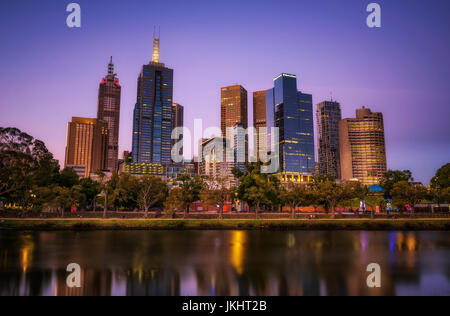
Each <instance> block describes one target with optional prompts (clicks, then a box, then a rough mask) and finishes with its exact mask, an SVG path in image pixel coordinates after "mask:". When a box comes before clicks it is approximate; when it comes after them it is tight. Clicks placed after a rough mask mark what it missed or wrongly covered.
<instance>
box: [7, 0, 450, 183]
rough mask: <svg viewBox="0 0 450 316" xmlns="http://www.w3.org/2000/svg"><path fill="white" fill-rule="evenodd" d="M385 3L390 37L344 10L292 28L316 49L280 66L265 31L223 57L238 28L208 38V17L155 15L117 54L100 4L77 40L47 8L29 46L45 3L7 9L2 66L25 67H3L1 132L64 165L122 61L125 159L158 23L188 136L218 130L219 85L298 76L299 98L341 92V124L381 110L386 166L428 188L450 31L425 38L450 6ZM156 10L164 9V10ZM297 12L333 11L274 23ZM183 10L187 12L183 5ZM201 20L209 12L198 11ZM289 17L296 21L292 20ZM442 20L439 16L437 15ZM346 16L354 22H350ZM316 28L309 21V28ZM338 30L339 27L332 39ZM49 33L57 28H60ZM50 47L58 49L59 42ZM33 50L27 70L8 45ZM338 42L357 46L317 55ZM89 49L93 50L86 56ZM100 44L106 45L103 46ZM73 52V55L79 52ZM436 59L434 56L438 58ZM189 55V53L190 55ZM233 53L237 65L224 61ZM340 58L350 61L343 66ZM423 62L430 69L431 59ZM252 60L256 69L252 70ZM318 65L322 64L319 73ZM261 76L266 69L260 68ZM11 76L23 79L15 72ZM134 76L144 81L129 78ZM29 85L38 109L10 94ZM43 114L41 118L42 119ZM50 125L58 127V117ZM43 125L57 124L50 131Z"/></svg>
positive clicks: (89, 8) (439, 143)
mask: <svg viewBox="0 0 450 316" xmlns="http://www.w3.org/2000/svg"><path fill="white" fill-rule="evenodd" d="M380 2H381V4H382V6H383V8H384V11H383V12H384V17H385V19H384V20H383V21H384V22H385V23H384V24H383V28H382V29H381V30H369V29H367V27H366V26H365V25H364V23H363V22H364V18H365V13H364V10H363V7H364V5H365V4H361V8H355V9H354V8H351V6H350V5H349V3H348V2H345V1H344V2H343V3H342V5H341V6H339V7H338V8H337V11H334V12H335V13H336V12H337V13H336V17H334V18H333V17H332V16H331V15H326V17H327V18H329V19H328V21H326V22H325V23H324V24H323V25H321V26H320V27H318V28H317V29H314V28H312V30H308V31H307V30H304V29H302V28H296V30H295V31H290V32H289V34H291V35H292V34H294V35H296V36H298V37H299V38H300V37H303V38H305V39H303V41H304V42H303V43H304V44H308V45H313V46H314V49H307V48H305V47H302V46H301V45H300V46H297V44H295V45H294V44H289V45H291V46H290V48H291V50H292V52H293V53H288V54H285V55H283V58H282V59H283V60H280V59H277V58H273V57H274V56H275V55H274V51H273V50H271V49H268V50H267V51H265V52H264V53H263V52H262V51H261V50H260V49H261V48H262V47H263V42H264V41H263V36H262V35H263V34H262V33H261V32H259V31H257V30H256V28H257V27H256V26H254V27H249V28H248V29H245V30H246V31H245V32H244V33H243V34H242V36H240V37H238V38H237V39H236V40H237V42H239V44H240V48H241V49H240V50H239V51H238V52H231V51H230V50H225V52H223V53H221V52H220V50H221V49H222V48H223V47H222V46H223V45H229V44H230V43H232V40H231V38H230V35H231V33H233V31H230V32H226V31H225V30H224V28H223V27H224V23H223V22H220V21H219V22H216V23H213V25H212V30H205V29H203V28H202V27H203V26H204V25H205V20H203V24H201V25H197V24H194V25H190V26H189V27H188V29H186V30H184V31H180V30H179V28H175V27H173V26H171V25H169V24H167V23H164V22H161V21H162V19H163V18H164V17H167V16H168V15H167V13H164V16H163V17H161V18H159V17H153V16H152V17H153V19H150V20H151V21H149V23H148V24H145V25H143V26H144V27H141V30H140V31H139V32H137V33H133V35H132V36H131V38H130V39H125V37H126V36H127V35H126V34H122V33H121V34H119V35H120V36H119V37H118V38H120V39H121V40H122V42H123V41H125V40H126V43H129V44H131V43H134V44H135V45H137V46H138V47H136V48H135V47H132V48H130V49H125V48H122V47H119V46H118V45H119V44H120V42H121V40H118V42H119V43H118V44H113V45H112V46H111V45H109V46H108V45H105V42H108V43H109V42H110V41H109V40H110V36H109V35H107V36H105V38H104V39H101V40H99V43H98V44H94V42H93V39H91V37H92V38H95V37H96V34H97V32H99V31H101V30H102V27H100V26H99V25H100V24H101V23H102V21H103V19H106V15H107V14H104V13H103V14H102V13H101V11H100V7H101V1H99V2H98V3H96V4H89V3H88V2H84V1H81V5H82V7H83V9H84V10H85V11H86V13H89V15H90V16H95V18H96V19H97V20H95V21H94V20H88V21H87V23H85V24H83V27H82V29H81V30H80V31H75V32H72V33H71V30H68V29H65V28H64V25H61V30H58V28H57V27H55V26H54V25H59V24H58V23H59V22H60V21H59V19H61V16H60V15H61V14H60V13H59V12H58V10H57V9H55V8H52V7H51V5H49V10H48V11H47V15H48V19H47V20H46V21H43V23H42V26H41V27H40V28H38V30H35V31H32V30H31V29H28V28H27V29H26V31H27V32H28V31H30V32H31V33H30V36H31V37H30V38H28V39H22V38H20V37H16V38H13V36H14V35H15V34H18V33H17V32H20V30H22V31H24V29H23V28H24V27H25V26H21V25H19V23H20V22H21V21H23V19H25V18H27V19H28V17H31V20H32V21H33V20H34V19H38V18H42V15H41V14H36V12H37V11H36V10H37V9H36V7H35V6H37V4H30V8H27V9H26V10H23V11H24V12H23V13H18V12H20V10H15V11H14V12H15V13H14V15H15V16H14V17H12V16H11V17H7V16H5V14H4V13H5V12H7V10H6V9H5V10H2V12H3V13H0V14H1V17H2V18H3V19H2V21H4V22H5V21H6V22H8V23H12V19H13V18H16V20H17V22H16V23H14V24H13V25H14V26H15V28H13V31H12V32H10V33H11V34H7V37H6V41H5V48H6V49H5V51H3V52H2V53H0V54H1V57H3V58H2V59H3V60H8V57H9V58H16V59H17V61H18V64H17V65H16V67H11V65H9V64H7V65H5V67H4V68H5V76H4V77H5V78H2V79H0V80H1V83H2V84H3V86H4V87H5V93H4V94H3V95H2V96H1V102H2V106H3V107H4V108H3V111H2V112H3V113H4V115H2V116H1V118H0V125H2V126H5V127H6V126H17V127H19V128H21V129H23V130H24V131H26V132H28V133H30V134H32V135H35V136H36V137H38V138H40V139H42V140H43V141H45V143H46V144H47V145H48V147H49V149H50V150H51V151H52V152H53V153H54V154H55V157H56V158H57V159H58V160H59V161H60V164H61V165H62V162H63V161H64V147H65V124H66V122H67V121H69V120H70V118H71V116H73V115H77V116H82V117H95V108H96V107H95V102H96V97H95V94H96V93H97V91H96V89H97V86H98V80H99V79H100V78H99V76H98V74H101V73H103V72H104V64H105V62H106V61H107V58H108V56H109V55H114V59H115V64H116V68H117V69H118V72H119V73H120V74H121V84H122V86H123V90H124V91H126V92H124V95H123V98H122V112H123V113H121V130H120V135H121V136H120V146H119V147H120V150H119V152H122V151H124V150H130V149H131V136H130V135H131V128H130V125H131V124H132V119H131V116H132V106H133V103H135V102H133V101H132V100H133V98H134V99H135V98H136V92H135V91H136V83H135V80H136V79H135V78H136V75H137V73H136V72H137V69H138V68H139V65H140V64H144V63H147V62H148V59H149V56H151V47H152V43H151V35H152V29H153V25H155V24H156V25H161V29H162V36H161V37H162V39H161V41H162V43H161V47H162V48H161V55H162V56H163V57H162V59H163V60H164V61H165V62H166V63H167V64H168V65H169V66H170V67H171V68H174V69H176V71H177V75H176V77H175V83H174V86H175V91H174V97H175V98H174V99H175V100H176V101H177V102H180V103H181V104H183V105H184V106H185V108H186V118H185V121H186V126H187V127H191V126H192V122H193V119H195V118H203V119H208V124H209V123H210V122H211V125H214V126H220V125H219V120H220V115H218V114H219V111H220V110H219V109H218V108H219V99H220V98H219V97H218V95H219V93H220V90H219V89H220V87H222V86H227V85H230V84H236V83H237V84H240V85H243V86H244V87H246V88H247V90H248V91H249V94H250V95H251V94H252V92H253V91H259V90H261V89H264V88H266V87H270V86H271V80H272V78H273V77H274V76H275V75H276V74H277V73H281V72H284V71H286V72H289V73H295V74H297V75H298V76H299V81H300V82H299V86H300V87H301V88H302V89H301V90H302V91H307V92H308V93H311V94H312V95H313V97H314V99H313V104H314V105H316V104H317V103H319V102H322V101H324V100H327V99H329V94H330V92H331V91H332V92H333V94H334V95H335V97H334V98H336V100H337V101H339V102H340V103H341V104H342V107H343V115H342V116H343V117H352V114H353V113H354V110H355V109H357V108H360V107H361V106H367V107H369V108H371V109H372V110H373V111H375V112H383V114H384V115H385V121H386V122H385V124H386V126H385V130H386V142H387V155H388V167H389V168H390V169H411V170H412V171H413V174H414V176H415V178H416V180H419V181H422V182H424V183H428V180H429V178H431V176H432V175H433V174H434V171H435V170H436V169H437V168H438V167H439V166H441V165H442V164H443V163H445V162H446V160H447V159H448V156H449V154H450V149H449V147H450V146H448V144H449V138H448V137H449V135H450V132H449V126H448V124H446V119H447V118H448V116H449V115H448V113H449V112H448V111H449V109H448V107H447V106H446V105H447V104H448V100H449V92H448V91H447V90H446V89H445V82H446V81H445V78H446V74H447V73H448V70H449V63H448V60H447V59H446V58H444V57H445V56H446V55H447V54H448V52H449V46H448V43H445V42H441V41H440V40H439V38H446V35H448V31H446V30H445V24H444V25H442V28H441V29H439V28H436V27H435V28H433V32H434V33H433V34H434V36H430V37H427V35H426V34H428V33H427V30H428V29H429V28H432V26H431V25H430V23H431V16H433V17H434V18H433V23H434V21H448V19H447V18H446V17H447V16H448V12H449V10H446V9H445V8H443V6H444V7H447V8H448V3H444V4H443V5H441V6H433V5H432V4H429V5H427V6H425V5H424V4H419V3H417V2H413V3H412V4H411V7H410V10H405V9H404V8H403V7H402V6H401V5H398V4H397V5H396V4H389V3H387V2H385V1H380ZM50 3H51V2H50ZM141 5H142V3H141V4H140V6H141ZM180 5H181V4H180ZM7 6H8V7H9V8H14V4H11V3H8V4H7ZM39 6H41V4H39ZM134 6H135V4H133V5H131V8H130V10H132V12H135V13H136V14H139V12H136V7H134ZM140 6H139V7H140ZM158 6H163V5H162V4H159V5H158ZM217 6H220V5H217ZM290 6H292V7H293V8H291V9H294V8H297V6H303V9H304V11H306V12H307V13H309V14H311V17H310V19H311V20H313V19H314V17H316V16H317V15H321V14H327V12H324V10H323V9H322V10H320V9H318V7H317V6H316V5H314V4H307V3H305V2H300V3H299V4H295V7H294V4H289V5H285V6H284V7H283V8H280V11H279V12H276V13H274V14H275V15H276V16H279V15H281V14H282V12H287V11H288V10H287V9H288V8H287V7H290ZM330 6H333V4H330ZM56 7H57V6H56ZM181 7H183V6H182V5H181ZM356 7H358V6H356ZM423 7H426V8H427V10H424V9H423ZM220 8H222V7H220ZM185 9H186V8H185ZM209 9H211V8H209ZM41 10H42V9H41ZM109 10H111V11H113V12H115V13H116V14H118V15H119V16H120V14H119V13H118V12H117V7H116V6H115V5H112V8H110V9H109ZM11 11H12V10H11ZM143 11H145V10H143ZM162 11H163V10H162ZM181 11H182V10H181V8H178V9H175V10H174V11H173V12H171V15H172V16H173V17H174V18H177V17H180V14H181ZM218 11H220V10H218ZM304 11H302V12H304ZM330 11H332V10H330ZM32 12H34V14H35V15H36V17H35V16H33V14H32ZM39 12H41V11H39ZM264 12H266V11H264ZM201 13H202V10H200V12H199V13H197V14H201ZM217 14H218V13H213V14H211V15H210V16H208V18H207V19H206V20H208V21H209V20H210V19H214V17H215V16H216V15H217ZM358 14H360V16H358ZM419 14H420V15H419ZM422 14H424V15H425V17H424V18H423V19H422V20H421V21H420V22H419V23H417V24H415V25H413V24H412V23H411V24H408V27H410V28H411V29H405V26H402V28H400V29H398V28H397V29H396V26H398V25H399V24H400V23H399V22H397V20H396V18H397V17H401V18H402V21H401V22H404V21H405V19H408V18H411V19H412V18H414V17H417V16H421V15H422ZM246 15H247V16H248V18H251V17H252V15H251V14H250V9H249V7H248V5H247V4H245V5H244V8H243V11H242V12H241V13H240V15H239V17H244V16H246ZM288 16H290V15H289V14H288ZM436 16H438V17H441V18H436ZM346 17H350V18H349V19H345V18H346ZM342 18H344V20H345V21H343V22H345V23H342V24H339V23H338V20H339V19H342ZM311 20H308V21H309V22H311ZM125 21H127V22H129V21H130V18H125V17H124V18H123V20H119V25H118V27H119V29H120V25H121V24H122V23H124V22H125ZM178 21H179V23H183V21H185V20H184V19H179V20H178ZM290 23H292V24H291V26H294V25H296V24H294V22H290ZM397 23H398V24H397ZM439 23H448V22H439ZM62 24H63V23H62ZM242 26H243V23H242V21H241V20H239V18H238V23H236V26H234V27H233V29H232V30H236V29H238V28H242ZM299 26H301V23H300V24H299ZM313 26H314V25H313ZM315 26H316V27H317V26H318V25H315ZM332 26H335V27H336V28H337V29H336V30H334V29H333V28H332ZM51 28H55V30H52V29H51ZM275 28H276V27H275ZM130 29H132V30H137V29H138V25H136V24H134V25H131V26H130ZM447 29H448V28H447ZM217 30H221V31H222V33H220V34H224V35H225V36H224V37H221V38H220V40H221V41H222V42H221V43H220V44H219V42H218V40H219V39H217V40H216V39H215V36H214V35H213V34H214V33H213V32H214V31H217ZM84 31H89V32H88V33H91V32H93V34H92V35H89V36H87V35H86V33H84ZM277 31H278V30H271V31H268V32H269V34H268V35H271V34H272V36H271V37H272V39H273V41H274V44H276V45H283V44H286V43H289V41H288V39H287V38H286V36H284V35H279V36H274V35H275V33H277ZM414 31H416V33H415V34H418V35H417V36H416V37H413V38H410V39H409V41H408V42H406V43H398V42H397V41H398V39H399V38H401V37H402V36H403V35H404V34H407V33H408V34H409V33H410V32H414ZM419 31H420V32H419ZM15 32H16V33H15ZM340 32H342V34H340ZM390 33H394V34H390ZM308 35H309V36H308ZM336 35H342V37H339V39H340V40H339V41H337V40H336V39H335V40H332V41H331V42H330V39H333V37H334V36H336ZM111 36H113V37H115V36H116V34H114V35H113V34H111ZM249 36H250V38H252V39H253V43H252V44H253V46H251V45H250V44H246V43H244V42H243V41H244V40H245V39H246V38H248V37H249ZM447 37H448V36H447ZM55 39H57V41H58V46H55V45H56V44H55V43H53V42H52V41H54V40H55ZM49 40H51V41H50V42H49ZM30 41H31V42H35V41H40V42H41V44H42V45H41V46H42V48H40V49H37V50H36V52H33V56H34V57H33V63H31V64H30V63H26V61H28V60H30V56H31V55H30V53H29V52H27V50H26V49H23V50H22V52H20V53H19V54H17V50H14V51H15V52H16V53H15V55H14V57H11V56H10V55H9V54H10V53H9V52H8V49H7V48H8V47H10V46H11V45H13V44H17V45H18V46H19V47H18V48H26V47H27V45H29V43H30ZM336 41H337V42H338V43H339V44H341V45H342V46H345V45H344V44H349V45H348V46H349V48H350V49H343V48H341V45H339V46H335V47H336V49H334V48H333V49H329V53H327V52H324V51H323V50H321V49H318V48H320V47H322V46H328V45H332V44H333V43H336ZM394 43H395V44H394ZM86 44H88V45H90V46H91V47H87V46H88V45H86ZM198 44H202V45H203V46H201V47H209V48H210V50H205V51H203V53H202V54H199V55H200V56H199V57H195V56H194V55H193V54H196V53H197V52H198V50H194V51H193V52H189V49H190V48H191V47H192V45H193V46H195V45H198ZM79 45H82V46H81V48H83V49H84V52H81V51H79V50H78V48H77V47H78V46H79ZM276 45H275V46H276ZM355 45H356V46H355ZM417 45H421V46H422V45H425V46H427V47H430V51H428V52H422V53H420V54H419V53H414V51H413V50H411V49H412V48H413V47H416V46H417ZM100 46H104V47H103V48H101V49H100V48H99V47H100ZM120 46H127V45H120ZM131 46H132V45H131ZM394 46H395V47H394ZM52 47H56V49H55V50H54V54H55V56H56V58H50V57H51V56H50V55H49V56H45V53H46V54H49V49H51V48H52ZM355 47H358V49H356V50H354V51H353V52H351V51H350V50H351V49H355ZM177 48H178V49H177ZM71 50H73V51H75V52H73V53H71V52H70V51H71ZM131 51H133V52H131ZM137 51H138V52H139V53H137ZM405 51H408V54H407V56H405V54H403V53H402V52H405ZM431 51H432V52H433V54H430V52H431ZM186 52H189V53H187V54H186ZM230 52H231V54H230ZM313 52H314V55H313V54H312V53H313ZM317 52H319V53H317ZM227 54H228V57H225V56H226V55H227ZM334 56H335V57H334ZM342 56H345V58H344V59H341V58H340V57H342ZM193 57H195V58H193ZM244 57H245V58H244ZM431 57H433V58H431ZM425 58H427V59H426V60H427V61H428V63H427V62H425ZM249 59H252V60H251V61H249ZM244 60H245V62H244ZM324 61H325V62H324ZM247 63H248V65H247ZM320 63H323V64H324V65H322V66H320V65H319V64H320ZM308 64H310V65H308ZM62 65H65V67H62ZM213 65H216V69H214V70H212V69H211V67H212V66H213ZM413 65H414V67H413ZM263 66H264V67H263ZM193 67H194V68H195V69H197V70H198V71H199V72H200V73H199V74H198V76H197V75H196V76H195V80H192V78H193V72H192V71H190V70H191V69H193ZM257 67H261V68H265V69H264V70H261V69H257ZM13 71H16V73H14V74H13ZM44 71H45V72H44ZM324 71H326V73H325V74H326V75H324ZM39 73H46V74H47V73H48V74H49V75H48V76H42V75H40V76H39ZM12 74H13V75H12ZM25 74H27V75H32V76H35V77H37V76H39V80H38V82H37V83H34V84H35V86H33V87H31V86H30V85H29V83H27V82H26V83H23V81H22V79H21V78H22V77H23V76H24V75H25ZM374 74H375V75H374ZM43 77H45V78H43ZM60 77H65V78H66V80H63V83H61V82H59V81H61V80H59V78H60ZM133 77H134V79H130V78H133ZM55 80H56V81H55ZM190 81H192V83H191V82H190ZM19 83H20V84H21V85H24V84H25V85H26V86H27V87H28V88H29V89H30V90H29V91H30V93H31V94H33V93H34V94H33V95H34V98H35V100H34V102H33V103H32V105H30V103H27V102H26V101H25V99H24V96H22V95H17V93H10V92H9V91H15V90H16V89H14V87H15V86H17V85H18V84H19ZM93 83H94V84H93ZM194 83H195V85H194ZM196 85H197V86H201V87H202V89H199V90H201V91H199V92H196V93H192V94H189V93H187V91H193V87H195V86H196ZM133 95H134V96H133ZM249 101H250V100H249ZM6 106H8V107H11V109H10V110H8V112H6V111H5V109H6ZM36 108H38V109H39V111H40V112H41V113H39V114H37V113H36ZM424 109H426V111H424ZM5 114H6V115H5ZM50 115H52V116H50ZM49 117H52V119H51V120H50V119H49ZM19 118H21V119H19ZM45 118H47V119H45ZM249 120H250V121H252V118H251V115H249ZM60 121H61V122H60ZM43 122H44V123H45V122H48V123H47V124H42V123H43ZM122 123H123V124H122ZM205 127H207V126H205ZM417 127H421V128H420V129H418V128H417ZM316 147H317V144H316ZM193 148H195V147H193Z"/></svg>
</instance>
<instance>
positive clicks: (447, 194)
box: [442, 188, 450, 203]
mask: <svg viewBox="0 0 450 316" xmlns="http://www.w3.org/2000/svg"><path fill="white" fill-rule="evenodd" d="M442 201H444V202H447V203H450V188H446V189H444V190H442Z"/></svg>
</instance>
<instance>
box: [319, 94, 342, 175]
mask: <svg viewBox="0 0 450 316" xmlns="http://www.w3.org/2000/svg"><path fill="white" fill-rule="evenodd" d="M316 118H317V135H318V138H319V174H321V175H330V176H333V177H334V178H336V179H340V177H341V163H340V159H339V157H340V152H339V121H340V120H341V119H342V113H341V105H340V104H339V103H338V102H334V101H324V102H321V103H319V104H317V107H316Z"/></svg>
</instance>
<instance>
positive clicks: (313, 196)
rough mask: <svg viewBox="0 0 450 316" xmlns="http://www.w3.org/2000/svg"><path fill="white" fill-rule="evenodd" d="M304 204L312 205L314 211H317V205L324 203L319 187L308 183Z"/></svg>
mask: <svg viewBox="0 0 450 316" xmlns="http://www.w3.org/2000/svg"><path fill="white" fill-rule="evenodd" d="M305 204H306V205H311V206H313V207H314V213H317V209H318V208H319V206H321V205H323V204H324V201H323V200H322V195H321V193H320V191H319V189H318V188H317V187H316V186H314V185H308V186H307V188H306V191H305Z"/></svg>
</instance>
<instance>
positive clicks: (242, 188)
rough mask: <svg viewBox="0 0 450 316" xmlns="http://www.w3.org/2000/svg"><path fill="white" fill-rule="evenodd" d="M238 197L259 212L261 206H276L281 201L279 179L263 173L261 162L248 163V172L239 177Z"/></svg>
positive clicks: (256, 213)
mask: <svg viewBox="0 0 450 316" xmlns="http://www.w3.org/2000/svg"><path fill="white" fill-rule="evenodd" d="M239 183H240V184H239V187H238V188H237V190H236V191H237V195H238V198H239V199H240V200H242V201H245V202H246V203H247V204H248V205H249V206H250V207H251V208H253V209H254V210H255V215H256V217H258V212H259V211H260V209H261V206H263V205H264V206H275V205H277V204H278V203H279V197H278V195H279V181H278V180H277V179H276V177H273V176H269V175H267V174H262V173H261V163H252V164H247V165H246V172H245V173H242V176H241V177H240V178H239Z"/></svg>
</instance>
